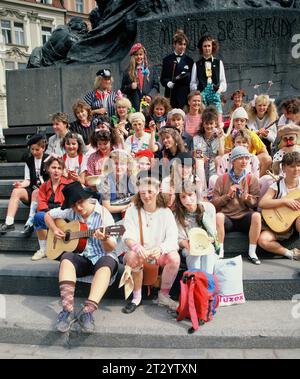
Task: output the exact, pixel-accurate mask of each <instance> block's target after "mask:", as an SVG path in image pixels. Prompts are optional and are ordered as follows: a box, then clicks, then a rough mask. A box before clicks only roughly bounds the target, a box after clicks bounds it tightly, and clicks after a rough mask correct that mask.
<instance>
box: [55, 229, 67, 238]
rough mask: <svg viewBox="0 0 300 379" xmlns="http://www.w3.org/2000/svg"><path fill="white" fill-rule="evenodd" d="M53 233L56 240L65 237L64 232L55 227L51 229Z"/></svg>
mask: <svg viewBox="0 0 300 379" xmlns="http://www.w3.org/2000/svg"><path fill="white" fill-rule="evenodd" d="M53 234H54V238H56V239H58V240H63V239H64V238H65V233H64V232H63V231H62V230H61V229H59V228H55V229H54V230H53Z"/></svg>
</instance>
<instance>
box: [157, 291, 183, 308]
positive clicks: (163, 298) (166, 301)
mask: <svg viewBox="0 0 300 379" xmlns="http://www.w3.org/2000/svg"><path fill="white" fill-rule="evenodd" d="M156 304H158V305H161V306H165V307H168V308H170V309H171V310H172V311H176V309H177V308H178V303H177V302H176V301H174V300H172V299H171V298H170V296H168V295H165V294H163V293H162V292H159V293H158V298H157V300H156Z"/></svg>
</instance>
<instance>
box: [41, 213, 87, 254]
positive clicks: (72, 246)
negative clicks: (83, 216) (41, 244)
mask: <svg viewBox="0 0 300 379" xmlns="http://www.w3.org/2000/svg"><path fill="white" fill-rule="evenodd" d="M55 224H56V226H57V227H58V228H59V229H61V230H62V231H63V232H65V234H66V237H65V239H64V240H59V239H56V238H55V237H54V234H53V232H52V230H51V229H49V231H48V236H47V247H46V255H47V258H49V259H52V260H54V259H56V258H58V257H59V256H60V255H62V254H63V253H64V252H66V253H71V252H74V251H76V252H78V253H81V252H82V251H83V250H84V249H85V246H86V243H87V239H85V238H81V239H72V240H69V239H68V236H69V235H70V234H71V233H77V232H82V231H86V230H87V225H85V224H83V223H80V222H79V221H71V222H66V221H65V220H62V219H57V220H55Z"/></svg>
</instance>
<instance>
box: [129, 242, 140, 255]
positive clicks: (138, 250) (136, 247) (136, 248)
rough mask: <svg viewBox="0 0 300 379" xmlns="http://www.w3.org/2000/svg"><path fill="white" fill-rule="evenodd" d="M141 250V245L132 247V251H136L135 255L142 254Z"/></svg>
mask: <svg viewBox="0 0 300 379" xmlns="http://www.w3.org/2000/svg"><path fill="white" fill-rule="evenodd" d="M140 249H141V245H140V244H138V243H136V244H134V245H133V246H132V248H131V250H132V251H134V252H135V253H137V254H138V253H139V252H140Z"/></svg>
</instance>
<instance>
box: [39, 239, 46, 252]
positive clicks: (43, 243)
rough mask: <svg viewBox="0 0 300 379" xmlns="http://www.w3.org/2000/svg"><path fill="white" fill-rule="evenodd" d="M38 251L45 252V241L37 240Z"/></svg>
mask: <svg viewBox="0 0 300 379" xmlns="http://www.w3.org/2000/svg"><path fill="white" fill-rule="evenodd" d="M39 245H40V250H43V251H46V246H47V240H39Z"/></svg>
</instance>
